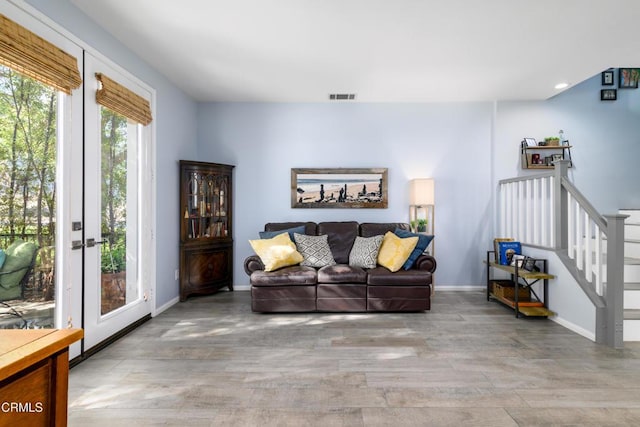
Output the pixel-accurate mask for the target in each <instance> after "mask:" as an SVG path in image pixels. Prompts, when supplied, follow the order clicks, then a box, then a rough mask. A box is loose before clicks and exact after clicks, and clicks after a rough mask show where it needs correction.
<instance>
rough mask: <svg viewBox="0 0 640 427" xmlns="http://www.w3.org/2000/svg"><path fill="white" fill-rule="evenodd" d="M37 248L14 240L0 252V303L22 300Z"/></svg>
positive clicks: (31, 244) (32, 244)
mask: <svg viewBox="0 0 640 427" xmlns="http://www.w3.org/2000/svg"><path fill="white" fill-rule="evenodd" d="M37 255H38V246H37V245H36V244H35V243H33V242H25V241H24V240H20V239H16V240H15V241H14V242H13V243H12V244H11V245H10V246H9V247H8V248H7V249H6V250H4V251H2V250H0V266H1V268H0V301H8V300H14V299H22V298H24V288H25V285H26V284H27V282H28V281H29V277H30V276H31V272H32V271H33V268H34V266H35V263H36V257H37Z"/></svg>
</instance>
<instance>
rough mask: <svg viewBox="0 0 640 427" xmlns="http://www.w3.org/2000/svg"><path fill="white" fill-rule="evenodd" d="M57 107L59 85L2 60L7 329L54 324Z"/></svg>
mask: <svg viewBox="0 0 640 427" xmlns="http://www.w3.org/2000/svg"><path fill="white" fill-rule="evenodd" d="M57 108H58V93H57V92H56V91H55V90H54V89H52V88H50V87H48V86H46V85H44V84H42V83H39V82H37V81H35V80H32V79H30V78H28V77H24V76H22V75H20V74H18V73H16V72H14V71H12V70H11V69H10V68H7V67H3V66H0V249H2V250H3V251H4V253H5V257H4V262H1V261H2V260H1V259H0V264H1V265H2V266H1V268H0V273H9V272H11V271H13V273H11V274H0V328H11V329H13V328H29V329H35V328H53V327H54V305H55V283H56V280H55V270H54V266H55V240H56V182H55V178H56V166H57V165H56V161H57V142H58V141H57V129H56V120H57ZM21 242H22V243H21ZM24 242H26V243H24ZM32 254H33V256H32ZM34 257H35V262H34ZM0 258H2V256H1V255H0Z"/></svg>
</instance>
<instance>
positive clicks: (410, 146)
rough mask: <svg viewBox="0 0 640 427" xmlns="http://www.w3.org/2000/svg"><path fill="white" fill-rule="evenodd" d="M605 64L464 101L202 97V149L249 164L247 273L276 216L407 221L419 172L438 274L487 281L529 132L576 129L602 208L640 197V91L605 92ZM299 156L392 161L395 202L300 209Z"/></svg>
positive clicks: (242, 237) (580, 165) (239, 224)
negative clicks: (551, 92) (528, 89)
mask: <svg viewBox="0 0 640 427" xmlns="http://www.w3.org/2000/svg"><path fill="white" fill-rule="evenodd" d="M600 89H601V86H600V76H599V75H598V76H596V77H594V78H592V79H590V80H588V81H585V82H583V83H582V84H579V85H577V86H575V87H573V88H571V89H569V90H567V91H565V92H563V93H561V94H559V95H557V96H555V97H554V98H552V99H550V100H547V101H538V102H531V101H529V102H499V103H495V104H493V103H460V104H417V103H416V104H360V103H355V104H349V103H336V104H329V103H322V104H239V103H204V104H200V105H199V107H198V151H199V158H201V159H205V160H207V161H213V162H222V163H231V164H235V165H237V167H236V171H235V233H234V234H235V236H234V237H235V241H236V252H235V256H236V262H235V283H236V285H237V286H238V287H239V288H243V287H244V286H247V285H248V277H247V275H246V274H245V273H244V270H243V268H242V261H243V260H244V258H245V257H246V256H248V255H250V254H252V251H251V248H250V246H249V244H248V243H247V241H248V240H249V239H253V238H256V236H257V232H258V231H259V230H261V229H262V227H263V225H264V223H266V222H270V221H297V220H299V221H302V220H312V221H333V220H336V221H341V220H357V221H406V220H408V206H407V205H408V194H407V191H408V182H409V180H410V179H412V178H420V177H433V178H435V180H436V222H435V223H436V233H435V234H436V239H435V251H436V256H437V259H438V271H437V275H436V286H437V285H438V284H439V285H445V286H469V285H476V286H477V285H479V284H481V283H482V280H483V277H484V276H483V267H482V264H481V260H482V259H483V257H484V255H483V252H484V251H485V250H487V249H488V248H489V247H490V245H491V243H490V242H491V239H492V238H493V237H494V235H495V233H494V225H495V198H494V197H495V190H496V188H497V181H498V180H500V179H503V178H511V177H514V176H518V175H524V174H529V173H532V171H523V170H522V169H521V167H520V155H519V147H520V141H521V140H522V138H523V137H525V136H532V137H535V138H537V139H542V138H544V137H545V136H551V135H557V133H558V130H559V129H563V130H564V131H565V135H566V137H568V138H569V139H570V141H571V144H572V145H573V148H572V155H573V160H574V166H575V167H574V168H572V169H571V171H570V177H572V179H573V180H574V182H575V183H576V185H577V186H578V188H579V189H580V190H581V191H582V192H583V193H584V194H585V195H586V196H587V197H588V198H589V199H590V200H592V203H593V204H594V206H595V207H596V208H597V209H598V210H600V211H601V212H602V213H611V212H616V211H617V210H618V209H620V208H626V207H639V208H640V189H639V188H638V186H637V182H639V178H640V172H639V169H638V167H637V166H636V164H637V162H638V159H640V141H639V140H640V120H638V119H639V117H638V114H639V112H640V108H639V102H640V91H639V90H620V91H619V92H618V101H616V102H603V101H600ZM296 167H323V168H324V167H387V168H389V208H388V209H376V210H368V209H354V210H341V209H340V210H337V209H292V208H291V207H290V170H291V168H296Z"/></svg>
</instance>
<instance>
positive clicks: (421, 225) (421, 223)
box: [411, 218, 428, 231]
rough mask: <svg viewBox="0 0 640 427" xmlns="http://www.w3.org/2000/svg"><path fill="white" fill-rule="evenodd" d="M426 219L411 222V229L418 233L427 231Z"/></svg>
mask: <svg viewBox="0 0 640 427" xmlns="http://www.w3.org/2000/svg"><path fill="white" fill-rule="evenodd" d="M427 222H428V221H427V219H425V218H418V219H414V220H412V221H411V228H413V229H414V230H418V231H426V230H427Z"/></svg>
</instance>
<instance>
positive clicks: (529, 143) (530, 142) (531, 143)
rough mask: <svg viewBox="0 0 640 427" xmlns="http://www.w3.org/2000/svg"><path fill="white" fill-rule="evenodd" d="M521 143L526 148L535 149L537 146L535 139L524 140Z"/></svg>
mask: <svg viewBox="0 0 640 427" xmlns="http://www.w3.org/2000/svg"><path fill="white" fill-rule="evenodd" d="M523 142H524V143H525V144H527V147H535V146H537V145H538V143H537V142H536V139H535V138H525V139H523Z"/></svg>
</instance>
